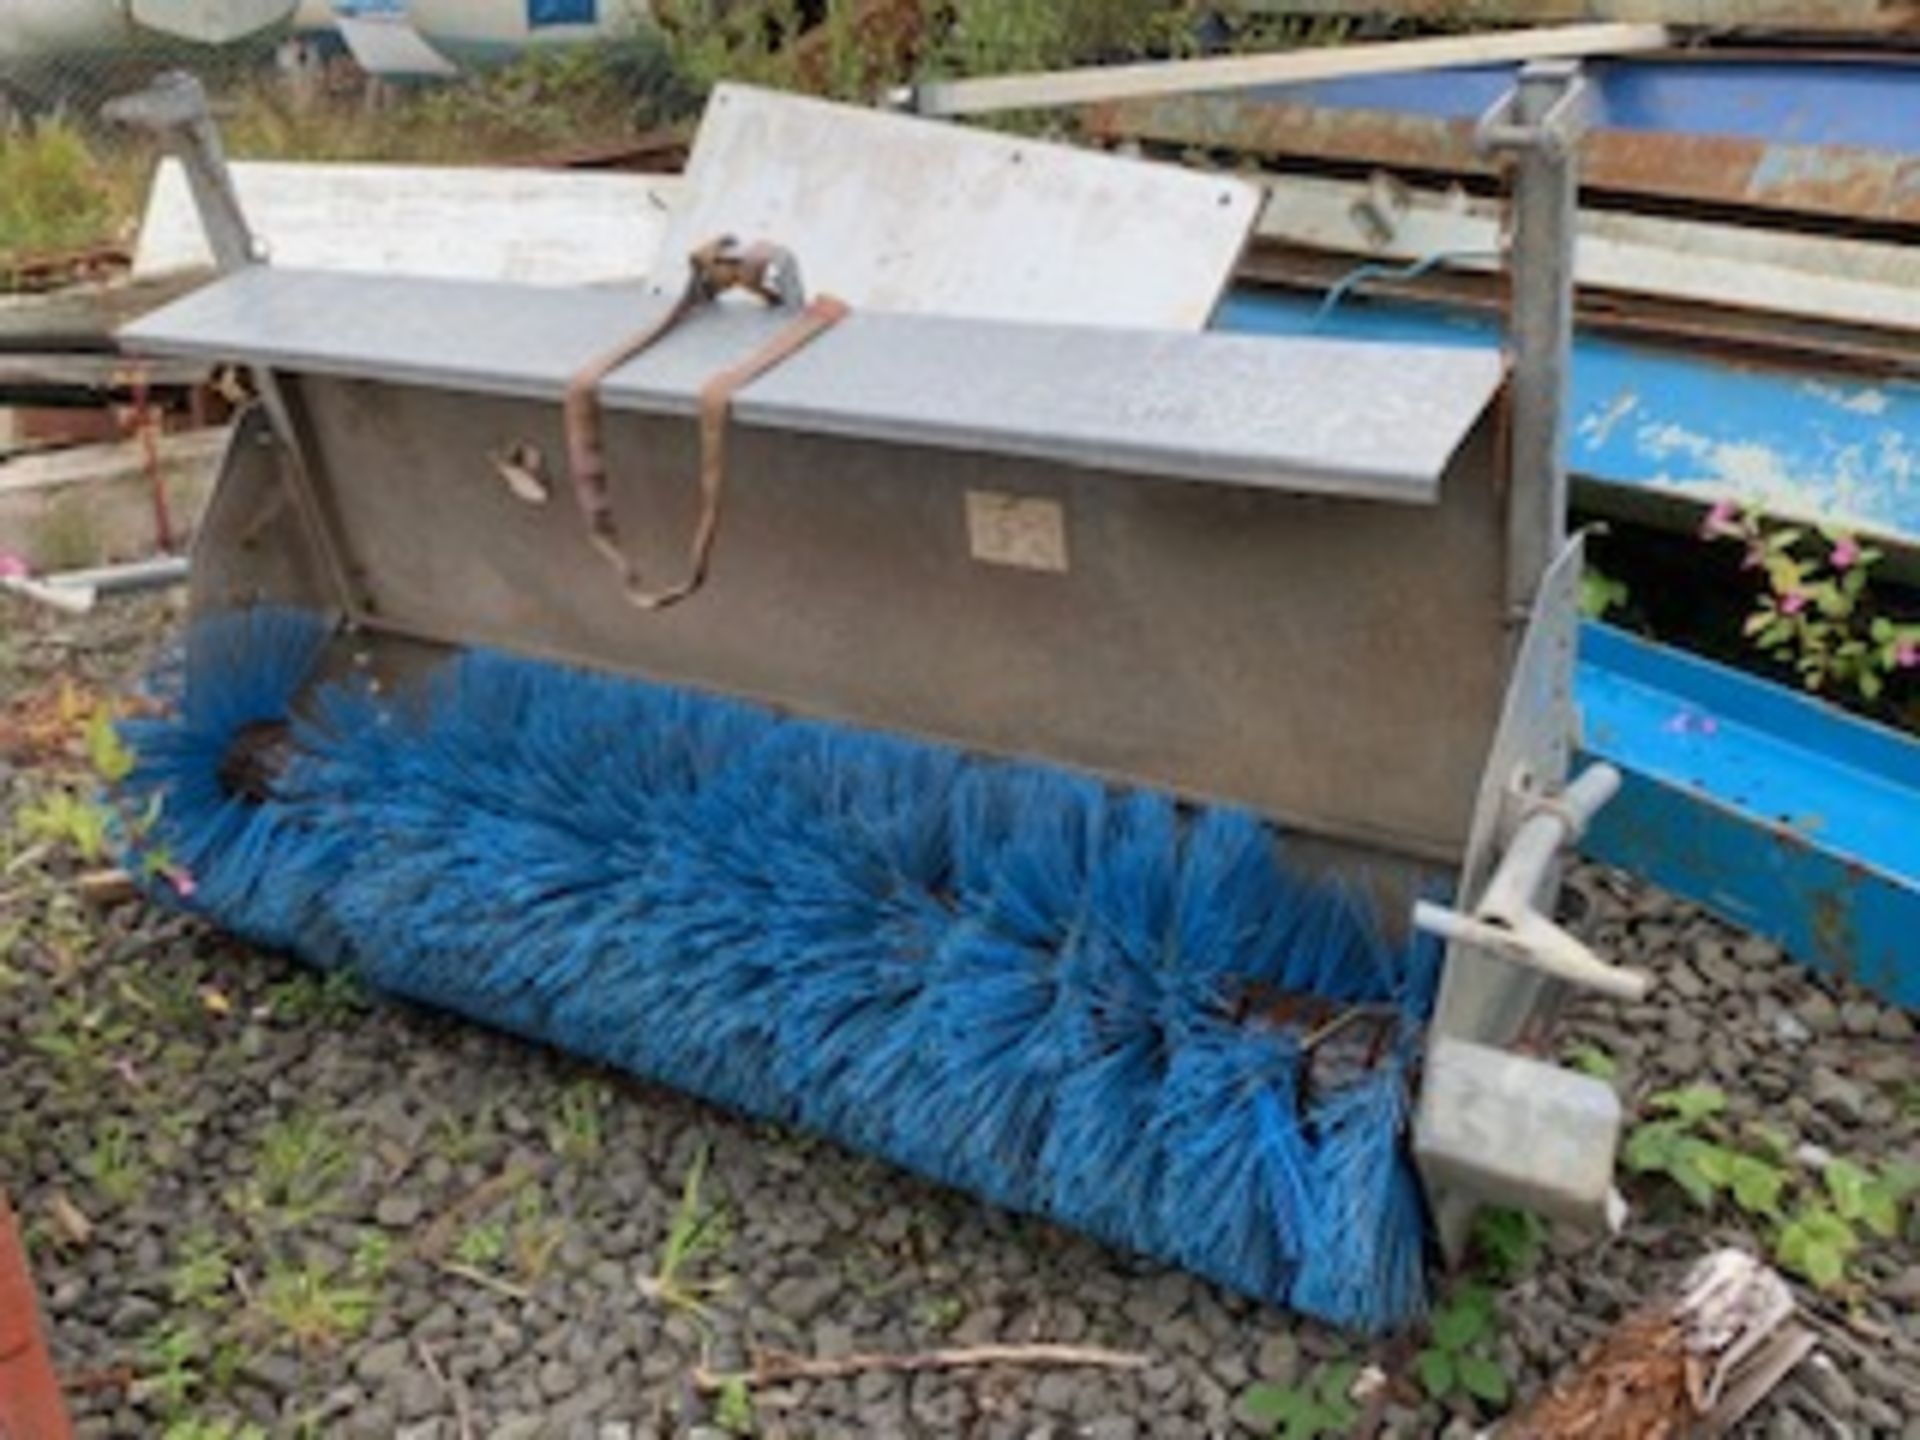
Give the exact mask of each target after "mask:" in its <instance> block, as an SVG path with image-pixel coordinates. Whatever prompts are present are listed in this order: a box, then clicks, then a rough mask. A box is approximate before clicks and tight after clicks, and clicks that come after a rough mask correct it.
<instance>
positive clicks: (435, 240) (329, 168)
mask: <svg viewBox="0 0 1920 1440" xmlns="http://www.w3.org/2000/svg"><path fill="white" fill-rule="evenodd" d="M233 172H234V183H235V185H236V186H237V187H238V189H239V192H240V205H241V208H242V209H243V210H245V211H246V214H247V219H248V221H249V222H250V223H251V224H252V226H253V229H254V233H255V234H256V235H257V236H259V237H260V239H261V241H262V242H263V244H264V246H265V248H266V251H267V258H268V259H269V260H270V261H271V262H272V263H274V264H276V265H285V266H289V267H292V268H297V269H304V270H345V271H358V272H363V273H378V274H394V275H416V276H439V277H444V278H448V279H459V280H517V281H521V282H523V283H526V284H535V285H591V284H603V283H606V282H610V281H619V280H626V281H634V280H638V279H640V278H641V277H642V276H643V275H645V273H646V269H647V265H648V263H649V261H650V259H651V257H652V255H653V252H654V250H655V248H656V247H657V245H658V243H659V236H660V234H661V232H662V231H663V230H664V229H665V227H666V223H667V207H668V206H669V204H670V203H671V196H672V193H673V190H674V189H675V187H676V186H677V184H678V181H676V180H673V179H662V178H660V177H657V176H646V175H618V174H581V173H570V172H563V171H546V170H519V169H514V170H507V169H460V168H455V167H450V166H449V167H441V166H404V165H321V164H300V163H280V162H258V161H243V162H240V163H237V164H235V165H234V167H233ZM212 263H213V258H212V256H211V254H210V253H209V252H208V249H207V243H206V237H205V235H204V234H203V232H202V231H201V229H200V221H199V217H198V215H197V214H196V213H195V211H194V208H193V201H192V197H191V196H190V195H189V194H188V192H187V184H186V177H185V175H184V174H183V172H182V171H181V170H180V168H179V166H178V165H177V164H175V163H174V162H173V161H167V162H166V163H165V164H163V165H162V166H161V168H160V170H159V172H158V174H157V175H156V177H155V180H154V187H153V193H152V196H151V198H150V199H149V201H148V204H147V214H146V219H145V222H144V223H143V224H142V226H141V230H140V243H139V248H138V251H137V252H136V255H135V258H134V273H135V274H136V275H152V274H160V273H163V272H166V271H169V270H179V269H191V268H195V267H199V266H207V265H211V264H212Z"/></svg>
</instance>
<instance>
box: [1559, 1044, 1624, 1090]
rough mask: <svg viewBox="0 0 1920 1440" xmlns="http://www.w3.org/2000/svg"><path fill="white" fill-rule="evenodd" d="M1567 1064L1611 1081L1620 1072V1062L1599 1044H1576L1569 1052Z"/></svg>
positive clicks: (1584, 1072)
mask: <svg viewBox="0 0 1920 1440" xmlns="http://www.w3.org/2000/svg"><path fill="white" fill-rule="evenodd" d="M1567 1064H1568V1065H1570V1066H1572V1067H1573V1068H1574V1069H1575V1070H1578V1071H1579V1072H1580V1073H1581V1074H1582V1075H1591V1076H1592V1077H1593V1078H1594V1079H1596V1080H1607V1081H1611V1080H1613V1079H1615V1078H1616V1077H1617V1076H1618V1075H1619V1074H1620V1062H1619V1061H1617V1060H1615V1059H1614V1058H1613V1056H1611V1055H1609V1054H1608V1053H1607V1052H1606V1051H1604V1050H1602V1049H1601V1048H1600V1047H1599V1046H1598V1045H1576V1046H1574V1047H1573V1049H1571V1050H1569V1051H1568V1052H1567Z"/></svg>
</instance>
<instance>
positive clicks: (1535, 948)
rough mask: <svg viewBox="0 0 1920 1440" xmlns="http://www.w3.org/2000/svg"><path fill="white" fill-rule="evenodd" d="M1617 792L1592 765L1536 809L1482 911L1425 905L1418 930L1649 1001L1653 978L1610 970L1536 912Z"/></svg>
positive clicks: (1617, 995) (1615, 779)
mask: <svg viewBox="0 0 1920 1440" xmlns="http://www.w3.org/2000/svg"><path fill="white" fill-rule="evenodd" d="M1619 789H1620V772H1619V771H1618V770H1615V769H1614V768H1613V767H1612V766H1611V765H1593V766H1590V767H1588V768H1587V770H1585V771H1584V772H1583V773H1582V774H1581V776H1580V778H1579V779H1577V780H1575V781H1574V782H1573V783H1572V784H1571V785H1569V786H1567V788H1566V789H1565V790H1564V791H1563V792H1561V794H1559V795H1558V796H1556V797H1554V798H1552V799H1550V800H1544V801H1538V802H1536V803H1534V804H1533V805H1532V806H1531V807H1530V810H1529V812H1528V813H1527V816H1526V818H1525V819H1524V820H1523V821H1521V823H1520V825H1519V828H1518V829H1517V830H1516V831H1515V832H1514V834H1513V837H1512V839H1511V840H1510V841H1509V842H1508V844H1507V847H1506V853H1505V854H1504V855H1503V856H1502V857H1501V860H1500V865H1499V867H1498V868H1497V869H1496V870H1495V871H1494V872H1493V878H1492V880H1490V881H1489V882H1488V883H1487V888H1486V891H1485V893H1484V894H1483V895H1482V896H1481V897H1480V903H1479V904H1478V905H1476V906H1475V907H1474V908H1473V910H1472V911H1471V912H1462V911H1460V910H1457V909H1453V908H1451V907H1449V906H1445V905H1436V904H1433V903H1432V902H1430V901H1424V900H1423V901H1421V902H1419V903H1418V904H1416V905H1415V906H1414V909H1413V923H1414V925H1415V927H1416V928H1418V929H1420V930H1424V931H1426V932H1427V933H1428V934H1430V935H1437V936H1439V937H1441V938H1442V939H1444V940H1447V941H1451V942H1460V943H1462V944H1467V945H1472V946H1474V947H1475V948H1476V949H1478V950H1482V951H1485V952H1486V953H1488V954H1490V955H1494V956H1497V957H1498V958H1500V959H1501V960H1504V961H1507V962H1508V963H1510V964H1514V965H1522V966H1525V967H1526V968H1527V969H1530V970H1533V971H1535V972H1537V973H1539V974H1541V975H1545V976H1548V977H1549V978H1551V979H1554V980H1561V981H1565V982H1567V983H1568V984H1573V985H1580V986H1583V987H1585V988H1586V989H1589V990H1597V991H1599V992H1600V993H1601V994H1603V995H1609V996H1612V997H1613V998H1614V999H1617V1000H1642V999H1645V998H1646V994H1647V991H1648V989H1649V988H1650V987H1651V986H1652V984H1653V979H1652V977H1651V976H1649V975H1647V974H1646V973H1645V972H1643V971H1639V970H1625V969H1621V968H1619V967H1618V966H1614V965H1609V964H1608V963H1607V962H1606V961H1604V960H1602V959H1601V958H1600V957H1599V956H1598V955H1596V954H1594V952H1593V951H1592V950H1591V949H1589V948H1588V947H1587V946H1586V945H1585V944H1583V943H1582V942H1581V941H1580V940H1578V939H1576V938H1575V937H1574V936H1573V935H1571V934H1569V933H1568V932H1567V931H1565V930H1563V929H1562V928H1561V927H1560V926H1559V925H1557V924H1555V923H1554V922H1553V920H1552V918H1551V917H1550V916H1548V915H1546V914H1545V913H1543V912H1542V911H1541V910H1540V909H1539V908H1538V907H1539V904H1540V900H1541V892H1542V891H1543V890H1545V889H1547V888H1549V887H1548V885H1547V880H1548V878H1549V877H1550V876H1551V875H1552V874H1553V873H1554V871H1555V870H1556V868H1557V865H1558V862H1559V859H1560V857H1561V854H1562V853H1563V852H1564V851H1567V850H1570V849H1572V848H1573V846H1574V845H1575V844H1576V843H1577V842H1578V840H1579V838H1580V835H1581V833H1582V832H1583V831H1584V830H1585V829H1586V826H1587V822H1588V821H1589V820H1591V819H1592V818H1593V816H1594V814H1595V813H1596V812H1597V811H1598V810H1599V809H1600V807H1601V806H1602V805H1604V804H1606V802H1607V801H1608V800H1610V799H1612V798H1613V796H1614V795H1615V794H1616V793H1618V791H1619Z"/></svg>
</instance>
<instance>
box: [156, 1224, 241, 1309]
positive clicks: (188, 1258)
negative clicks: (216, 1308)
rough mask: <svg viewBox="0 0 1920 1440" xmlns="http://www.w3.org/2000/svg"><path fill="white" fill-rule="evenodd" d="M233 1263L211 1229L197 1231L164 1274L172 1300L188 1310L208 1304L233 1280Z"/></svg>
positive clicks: (190, 1236)
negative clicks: (169, 1269) (170, 1268)
mask: <svg viewBox="0 0 1920 1440" xmlns="http://www.w3.org/2000/svg"><path fill="white" fill-rule="evenodd" d="M232 1275H233V1262H232V1260H231V1259H230V1258H229V1257H228V1255H227V1252H226V1249H225V1247H224V1246H222V1245H221V1243H220V1241H219V1240H218V1239H216V1238H215V1237H214V1235H213V1234H212V1232H210V1231H206V1230H196V1231H195V1232H194V1233H193V1234H191V1235H189V1236H188V1237H187V1238H186V1241H185V1243H184V1244H182V1246H181V1247H180V1258H179V1260H178V1261H176V1262H175V1264H174V1267H173V1270H172V1271H171V1272H170V1273H169V1274H168V1276H167V1290H168V1293H169V1294H170V1295H171V1296H172V1297H173V1303H174V1304H175V1305H178V1306H181V1307H183V1308H187V1309H198V1308H201V1307H204V1306H207V1305H209V1304H210V1303H211V1302H212V1301H213V1300H214V1298H215V1297H216V1296H218V1295H219V1294H220V1293H221V1292H222V1291H224V1290H225V1289H226V1288H227V1287H228V1285H229V1284H231V1283H232Z"/></svg>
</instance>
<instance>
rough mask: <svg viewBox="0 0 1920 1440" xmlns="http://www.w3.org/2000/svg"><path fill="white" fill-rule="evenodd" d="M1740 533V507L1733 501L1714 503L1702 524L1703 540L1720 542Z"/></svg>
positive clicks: (1701, 535) (1701, 536)
mask: <svg viewBox="0 0 1920 1440" xmlns="http://www.w3.org/2000/svg"><path fill="white" fill-rule="evenodd" d="M1739 533H1740V507H1739V506H1738V505H1736V504H1734V503H1733V501H1731V500H1718V501H1715V502H1714V506H1713V508H1712V509H1711V510H1709V511H1707V518H1706V519H1704V520H1702V521H1701V522H1700V538H1701V539H1702V540H1720V539H1725V538H1731V537H1734V536H1737V535H1739Z"/></svg>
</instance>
